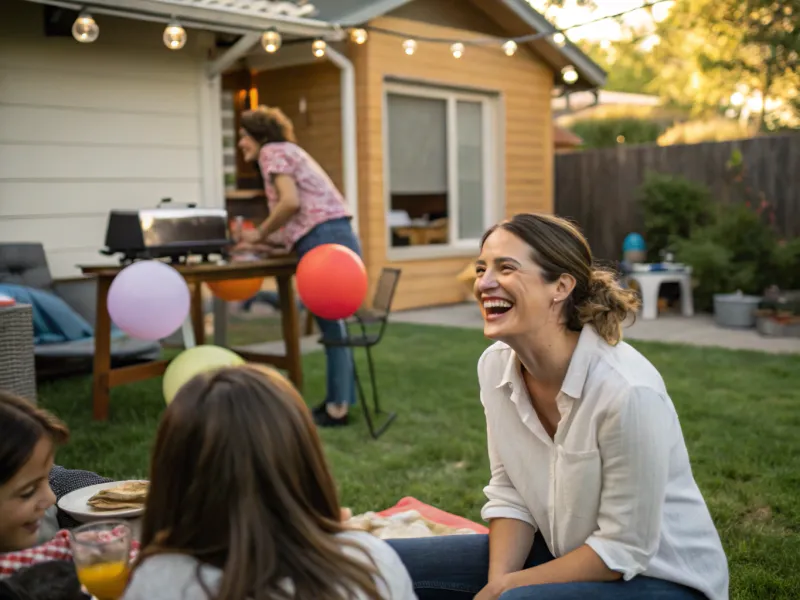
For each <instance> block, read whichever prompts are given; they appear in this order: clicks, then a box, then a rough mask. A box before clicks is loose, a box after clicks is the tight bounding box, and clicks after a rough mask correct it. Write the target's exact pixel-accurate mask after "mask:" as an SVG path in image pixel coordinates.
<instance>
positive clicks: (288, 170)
mask: <svg viewBox="0 0 800 600" xmlns="http://www.w3.org/2000/svg"><path fill="white" fill-rule="evenodd" d="M258 164H259V166H260V167H261V174H262V176H263V177H264V183H265V187H266V193H267V205H268V206H269V210H270V212H271V211H273V210H274V209H275V206H276V205H277V204H278V191H277V190H276V189H275V185H274V183H273V178H274V177H275V176H276V175H289V176H290V177H291V178H292V179H294V183H295V185H296V186H297V193H298V195H299V200H300V210H298V211H297V213H296V214H295V215H294V216H292V218H291V219H290V220H289V222H288V223H286V225H284V226H283V228H282V229H281V232H280V235H279V236H275V237H276V238H279V239H280V240H281V241H282V242H283V243H284V244H285V245H286V246H287V247H289V248H291V247H293V246H294V245H295V243H296V242H297V240H299V239H300V238H302V237H303V236H304V235H306V234H307V233H308V232H309V231H311V230H312V229H314V227H316V226H317V225H319V224H320V223H324V222H326V221H332V220H333V219H340V218H343V217H352V215H351V214H350V211H349V210H348V209H347V205H346V204H345V201H344V198H343V197H342V194H341V193H340V192H339V190H337V189H336V186H335V185H334V183H333V181H331V178H330V177H328V175H327V173H325V171H323V170H322V167H320V166H319V164H318V163H317V161H315V160H314V159H313V158H311V156H310V155H309V154H308V153H307V152H306V151H305V150H303V149H302V148H301V147H300V146H298V145H297V144H293V143H292V142H277V143H272V144H265V145H264V146H263V147H262V148H261V152H260V154H259V156H258Z"/></svg>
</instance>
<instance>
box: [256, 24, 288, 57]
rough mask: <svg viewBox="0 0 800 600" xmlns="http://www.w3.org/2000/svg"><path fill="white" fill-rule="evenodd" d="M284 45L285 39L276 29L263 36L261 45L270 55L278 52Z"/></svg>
mask: <svg viewBox="0 0 800 600" xmlns="http://www.w3.org/2000/svg"><path fill="white" fill-rule="evenodd" d="M282 43H283V38H281V34H280V33H278V32H277V31H275V30H274V29H270V30H269V31H267V32H265V33H264V35H262V36H261V45H262V46H263V47H264V50H266V51H267V52H269V53H270V54H272V53H273V52H277V51H278V49H279V48H280V47H281V44H282Z"/></svg>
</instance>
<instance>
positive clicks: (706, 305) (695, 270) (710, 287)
mask: <svg viewBox="0 0 800 600" xmlns="http://www.w3.org/2000/svg"><path fill="white" fill-rule="evenodd" d="M675 254H676V256H678V257H679V260H680V262H682V263H684V264H687V265H690V266H691V267H692V279H693V280H694V281H695V284H696V285H695V288H694V304H695V309H696V310H699V311H710V310H712V308H713V306H714V302H713V298H714V294H716V293H718V292H719V291H720V290H726V289H730V279H731V277H730V273H731V271H732V268H731V255H730V252H728V250H727V249H726V248H725V246H723V245H722V244H718V243H717V242H714V241H712V240H709V239H704V238H703V237H702V236H697V235H695V236H693V237H691V238H689V239H685V240H683V239H682V240H677V241H676V244H675Z"/></svg>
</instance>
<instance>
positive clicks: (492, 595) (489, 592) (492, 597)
mask: <svg viewBox="0 0 800 600" xmlns="http://www.w3.org/2000/svg"><path fill="white" fill-rule="evenodd" d="M510 589H511V587H510V586H509V582H508V578H507V577H499V578H497V579H495V580H494V581H490V582H489V583H488V584H486V587H484V588H483V589H482V590H481V591H480V592H478V595H477V596H475V599H474V600H497V599H498V598H499V597H500V595H501V594H502V593H503V592H506V591H508V590H510Z"/></svg>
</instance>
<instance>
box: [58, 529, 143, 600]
mask: <svg viewBox="0 0 800 600" xmlns="http://www.w3.org/2000/svg"><path fill="white" fill-rule="evenodd" d="M131 538H132V534H131V529H130V527H128V526H127V525H126V524H125V522H124V521H97V522H94V523H89V524H87V525H83V526H82V527H78V528H77V529H73V530H72V531H71V532H70V540H69V542H70V547H71V548H72V558H73V561H74V562H75V569H76V570H77V572H78V579H79V580H80V582H81V584H83V586H84V587H85V588H86V589H87V591H88V592H89V593H90V594H92V595H93V596H95V597H96V598H97V600H119V599H120V598H122V594H123V592H124V591H125V587H126V586H127V585H128V577H129V576H130V551H131Z"/></svg>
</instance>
